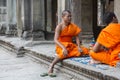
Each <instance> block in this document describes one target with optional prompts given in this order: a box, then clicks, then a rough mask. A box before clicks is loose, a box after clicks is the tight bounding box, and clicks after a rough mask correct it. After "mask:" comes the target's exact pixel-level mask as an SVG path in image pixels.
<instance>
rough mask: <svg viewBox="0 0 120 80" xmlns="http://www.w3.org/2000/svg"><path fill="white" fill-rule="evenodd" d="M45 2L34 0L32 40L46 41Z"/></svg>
mask: <svg viewBox="0 0 120 80" xmlns="http://www.w3.org/2000/svg"><path fill="white" fill-rule="evenodd" d="M44 5H45V4H44V0H32V19H33V22H32V23H33V24H32V25H33V26H32V34H33V36H32V38H33V40H44V30H45V7H44Z"/></svg>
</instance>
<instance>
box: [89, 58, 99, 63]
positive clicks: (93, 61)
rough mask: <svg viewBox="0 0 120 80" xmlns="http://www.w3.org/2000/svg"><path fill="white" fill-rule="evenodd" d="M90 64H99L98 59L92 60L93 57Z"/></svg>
mask: <svg viewBox="0 0 120 80" xmlns="http://www.w3.org/2000/svg"><path fill="white" fill-rule="evenodd" d="M89 63H90V64H100V63H101V62H100V61H97V60H94V59H91V60H90V62H89Z"/></svg>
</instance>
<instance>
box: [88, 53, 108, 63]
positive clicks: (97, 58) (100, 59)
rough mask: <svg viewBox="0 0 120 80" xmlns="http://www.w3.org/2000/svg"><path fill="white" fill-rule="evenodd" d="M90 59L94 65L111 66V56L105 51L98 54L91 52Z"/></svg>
mask: <svg viewBox="0 0 120 80" xmlns="http://www.w3.org/2000/svg"><path fill="white" fill-rule="evenodd" d="M90 57H91V58H92V59H91V62H92V63H94V62H95V63H105V64H110V54H109V53H107V52H105V51H101V52H98V53H95V52H93V51H90Z"/></svg>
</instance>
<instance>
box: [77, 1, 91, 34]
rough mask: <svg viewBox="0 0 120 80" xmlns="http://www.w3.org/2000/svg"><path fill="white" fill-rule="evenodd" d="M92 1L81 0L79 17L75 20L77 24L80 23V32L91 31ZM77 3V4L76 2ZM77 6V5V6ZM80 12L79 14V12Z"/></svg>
mask: <svg viewBox="0 0 120 80" xmlns="http://www.w3.org/2000/svg"><path fill="white" fill-rule="evenodd" d="M92 3H93V1H92V0H81V11H80V12H78V15H76V16H78V17H81V23H80V19H79V20H77V21H78V24H79V25H80V24H81V27H82V32H92V27H93V24H92V23H93V22H92V21H93V15H92V14H93V4H92ZM78 5H79V4H78ZM78 8H79V7H78ZM80 13H81V14H80Z"/></svg>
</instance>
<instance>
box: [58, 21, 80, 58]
mask: <svg viewBox="0 0 120 80" xmlns="http://www.w3.org/2000/svg"><path fill="white" fill-rule="evenodd" d="M80 31H81V29H80V28H79V27H78V26H77V25H75V24H73V23H70V24H69V25H68V26H66V27H65V28H64V29H63V30H62V31H61V33H60V36H59V42H61V43H62V44H63V45H64V46H65V47H66V49H67V50H68V55H67V56H66V57H65V56H64V55H63V52H62V48H61V47H60V46H58V45H56V53H57V55H58V57H59V58H60V59H64V58H70V57H78V56H80V55H81V53H80V52H79V51H78V47H77V45H76V44H74V43H73V42H72V37H74V36H76V35H78V34H79V33H80Z"/></svg>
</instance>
